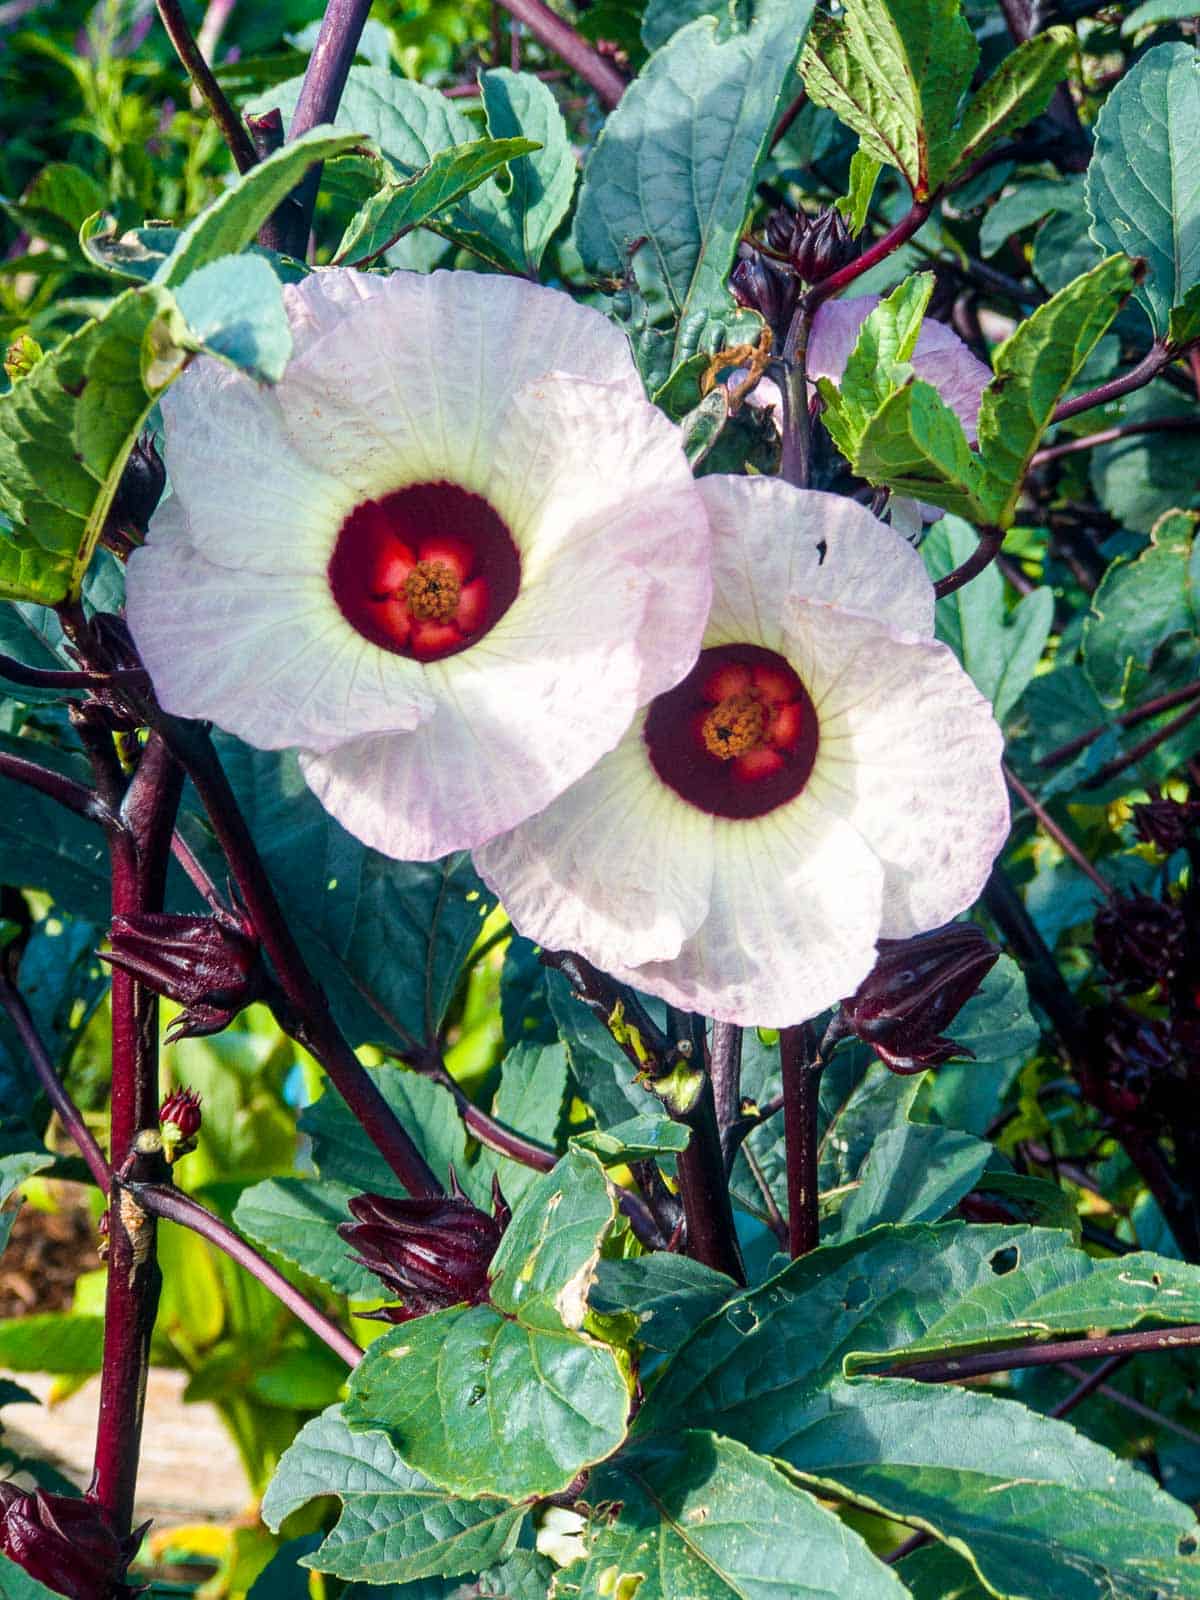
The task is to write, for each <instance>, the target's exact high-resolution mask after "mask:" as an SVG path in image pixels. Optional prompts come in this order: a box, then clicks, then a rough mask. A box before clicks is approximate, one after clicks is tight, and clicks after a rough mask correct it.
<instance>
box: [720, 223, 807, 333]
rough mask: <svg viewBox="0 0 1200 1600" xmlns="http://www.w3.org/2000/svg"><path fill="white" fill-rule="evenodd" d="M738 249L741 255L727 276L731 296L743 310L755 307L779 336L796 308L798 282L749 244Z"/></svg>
mask: <svg viewBox="0 0 1200 1600" xmlns="http://www.w3.org/2000/svg"><path fill="white" fill-rule="evenodd" d="M741 249H742V255H741V259H740V260H739V261H738V263H737V265H736V266H735V267H734V269H733V271H732V273H731V274H730V277H729V288H730V291H731V293H732V294H733V298H734V299H735V300H736V301H737V303H738V305H740V306H744V307H745V308H746V309H747V310H749V311H757V312H758V314H759V316H760V317H761V318H762V319H763V321H764V322H765V323H766V324H767V326H768V327H770V328H772V329H774V330H775V332H776V333H777V334H778V335H780V336H782V335H783V334H784V333H785V332H786V330H787V325H788V323H789V322H790V321H791V317H792V313H793V312H794V311H795V309H796V300H797V298H798V295H799V289H800V286H799V284H798V283H797V282H796V280H795V278H793V277H792V275H791V274H790V273H789V272H785V271H784V270H783V269H782V268H780V267H777V266H776V265H775V264H774V262H772V261H770V260H769V259H768V258H767V257H766V256H764V255H762V254H761V253H760V252H759V251H757V250H755V248H754V247H753V245H743V246H742V247H741Z"/></svg>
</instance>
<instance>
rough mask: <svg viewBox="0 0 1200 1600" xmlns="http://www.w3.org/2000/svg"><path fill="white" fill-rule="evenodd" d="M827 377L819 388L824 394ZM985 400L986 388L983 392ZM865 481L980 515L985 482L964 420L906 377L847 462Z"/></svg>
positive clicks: (934, 392)
mask: <svg viewBox="0 0 1200 1600" xmlns="http://www.w3.org/2000/svg"><path fill="white" fill-rule="evenodd" d="M827 381H828V380H827V379H822V380H821V383H820V388H821V392H822V394H824V393H825V385H826V383H827ZM985 399H986V391H985ZM850 464H851V466H852V467H853V468H854V471H855V472H856V473H857V474H858V476H859V477H860V478H866V480H867V482H868V483H873V484H882V485H886V486H887V487H888V488H889V489H891V490H892V491H893V492H894V493H896V494H903V495H911V496H912V497H913V498H914V499H916V500H927V501H929V502H931V503H932V504H933V505H936V506H941V507H942V508H943V510H946V511H954V512H957V513H959V514H960V515H962V516H966V517H974V518H975V519H976V520H980V521H982V520H985V519H984V518H983V517H981V515H980V512H981V509H982V499H981V497H982V494H983V491H984V488H985V485H986V479H985V476H984V473H983V471H982V469H981V467H980V464H979V460H978V458H977V457H976V456H975V455H974V454H973V453H972V451H971V447H970V445H969V444H968V443H967V436H966V434H965V433H964V432H963V428H962V423H961V422H959V420H958V418H957V417H956V416H955V414H954V412H953V411H951V409H950V407H949V406H948V405H946V403H945V401H944V400H943V399H942V397H941V396H940V395H939V394H938V392H937V390H936V389H935V388H934V387H933V385H932V384H929V383H923V382H921V381H920V380H916V381H912V380H910V381H909V382H908V383H907V384H906V385H905V386H904V388H902V389H898V390H896V392H895V393H894V394H893V395H892V396H891V397H890V398H889V399H888V400H885V401H884V403H883V405H882V406H881V407H880V408H879V410H878V411H877V412H876V413H875V415H874V416H873V417H872V418H871V420H870V421H869V422H868V423H867V425H866V427H865V428H864V430H863V433H862V436H861V438H860V439H859V442H858V446H857V449H856V450H855V453H854V455H853V457H851V461H850Z"/></svg>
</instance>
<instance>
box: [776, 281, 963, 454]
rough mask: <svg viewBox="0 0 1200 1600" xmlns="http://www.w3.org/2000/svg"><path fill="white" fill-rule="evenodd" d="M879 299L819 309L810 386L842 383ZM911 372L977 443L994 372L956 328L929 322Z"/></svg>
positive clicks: (833, 302)
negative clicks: (984, 400) (985, 394)
mask: <svg viewBox="0 0 1200 1600" xmlns="http://www.w3.org/2000/svg"><path fill="white" fill-rule="evenodd" d="M879 300H880V296H879V295H877V294H862V295H853V296H852V297H851V298H850V299H849V300H826V301H825V302H824V304H823V305H820V306H818V307H817V313H816V315H815V316H814V317H813V321H812V331H811V333H810V334H809V340H808V353H807V363H806V366H807V372H808V377H809V380H810V381H811V382H814V383H815V382H816V380H817V379H818V378H829V379H830V380H831V381H832V382H833V383H835V384H837V383H840V382H841V381H842V374H843V373H844V372H845V370H846V363H847V361H849V359H850V352H851V351H852V350H853V349H854V346H855V344H856V342H857V340H858V334H859V329H860V328H861V327H862V325H863V323H864V322H865V321H866V320H867V318H868V317H869V316H870V314H871V312H872V311H874V309H875V307H876V306H877V305H878V304H879ZM912 369H913V371H914V373H915V374H916V375H917V377H918V378H920V379H922V380H923V381H924V382H925V383H931V384H932V385H933V387H934V388H935V389H936V390H937V391H938V393H939V394H940V395H941V397H942V399H943V400H944V401H945V402H946V404H947V405H948V406H949V407H950V409H951V411H953V412H954V414H955V416H956V417H957V418H958V420H959V421H960V422H961V423H962V425H963V428H964V429H965V430H966V434H967V438H968V439H969V440H970V441H971V442H972V443H974V440H975V429H976V424H977V422H978V421H979V402H980V400H981V399H982V397H983V391H984V388H985V387H986V385H987V384H988V383H990V382H991V377H992V373H991V368H990V367H986V366H984V364H983V362H982V361H980V360H978V359H977V358H976V357H975V356H973V355H972V354H971V352H970V350H969V349H968V348H967V346H966V345H965V344H964V343H963V341H962V340H961V339H960V338H959V337H958V335H957V334H956V333H955V332H954V329H953V328H948V327H947V326H946V324H945V323H944V322H937V321H935V320H934V319H933V318H932V317H929V318H926V320H925V321H924V322H923V323H922V324H921V331H920V333H919V334H918V335H917V343H916V347H915V349H914V350H913V355H912Z"/></svg>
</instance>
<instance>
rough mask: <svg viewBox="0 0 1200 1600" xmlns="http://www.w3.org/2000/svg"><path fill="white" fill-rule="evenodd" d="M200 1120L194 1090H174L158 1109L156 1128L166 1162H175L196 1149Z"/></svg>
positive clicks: (198, 1099)
mask: <svg viewBox="0 0 1200 1600" xmlns="http://www.w3.org/2000/svg"><path fill="white" fill-rule="evenodd" d="M202 1120H203V1119H202V1118H201V1115H200V1096H199V1095H198V1094H197V1093H196V1091H195V1089H175V1090H173V1091H172V1092H171V1093H170V1094H169V1095H168V1096H167V1098H166V1099H165V1100H164V1101H163V1103H162V1105H161V1106H160V1107H159V1109H158V1126H159V1130H160V1131H161V1133H162V1144H163V1154H164V1155H165V1156H166V1158H167V1160H168V1161H177V1160H178V1159H179V1157H180V1156H185V1155H187V1154H188V1152H189V1151H190V1150H194V1149H195V1148H196V1135H197V1134H198V1133H199V1132H200V1124H201V1121H202Z"/></svg>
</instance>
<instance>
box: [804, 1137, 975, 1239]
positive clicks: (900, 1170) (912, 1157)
mask: <svg viewBox="0 0 1200 1600" xmlns="http://www.w3.org/2000/svg"><path fill="white" fill-rule="evenodd" d="M992 1153H993V1152H992V1146H991V1145H990V1144H989V1143H988V1141H987V1140H986V1139H976V1138H973V1137H972V1135H971V1134H969V1133H961V1132H959V1131H958V1130H957V1129H955V1128H942V1127H938V1126H937V1125H936V1124H934V1123H923V1122H908V1121H905V1122H902V1123H900V1125H899V1126H898V1127H894V1128H889V1129H888V1130H887V1131H886V1132H885V1133H883V1134H882V1135H881V1136H880V1137H879V1138H878V1139H877V1140H876V1141H875V1143H874V1144H873V1145H872V1146H871V1153H870V1155H869V1156H868V1158H867V1160H866V1162H865V1164H864V1165H863V1167H862V1170H861V1173H860V1175H859V1179H858V1183H857V1186H856V1187H855V1188H854V1190H853V1191H852V1192H851V1193H850V1194H849V1195H847V1197H846V1199H845V1202H844V1203H843V1204H842V1206H841V1207H840V1208H839V1210H838V1211H837V1213H836V1214H835V1216H834V1217H833V1218H832V1220H831V1221H830V1223H829V1224H828V1225H827V1226H826V1225H823V1226H822V1229H821V1232H822V1238H823V1239H824V1240H826V1241H828V1242H831V1243H836V1242H837V1241H838V1240H839V1239H849V1238H852V1237H853V1236H854V1235H855V1234H861V1233H866V1232H867V1230H868V1229H870V1228H873V1227H875V1226H876V1225H877V1224H878V1223H881V1222H936V1221H937V1220H938V1218H939V1217H944V1216H945V1215H946V1213H947V1212H948V1211H951V1210H953V1208H954V1207H955V1206H956V1205H957V1204H958V1202H959V1201H960V1200H961V1199H962V1197H963V1196H964V1195H965V1194H970V1192H971V1190H972V1189H973V1188H974V1187H975V1185H976V1183H977V1182H978V1181H979V1179H980V1177H981V1175H982V1173H983V1170H984V1168H985V1167H986V1166H987V1164H988V1162H989V1161H990V1160H991V1159H992Z"/></svg>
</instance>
